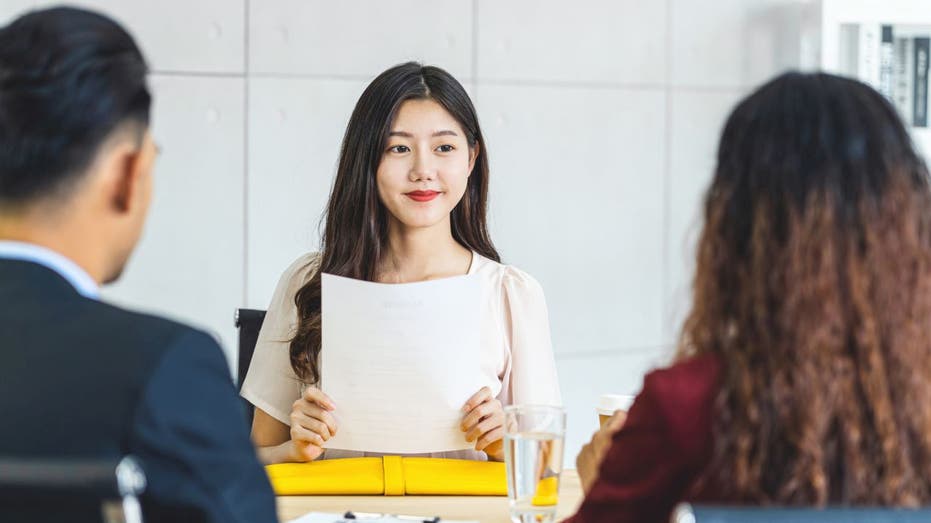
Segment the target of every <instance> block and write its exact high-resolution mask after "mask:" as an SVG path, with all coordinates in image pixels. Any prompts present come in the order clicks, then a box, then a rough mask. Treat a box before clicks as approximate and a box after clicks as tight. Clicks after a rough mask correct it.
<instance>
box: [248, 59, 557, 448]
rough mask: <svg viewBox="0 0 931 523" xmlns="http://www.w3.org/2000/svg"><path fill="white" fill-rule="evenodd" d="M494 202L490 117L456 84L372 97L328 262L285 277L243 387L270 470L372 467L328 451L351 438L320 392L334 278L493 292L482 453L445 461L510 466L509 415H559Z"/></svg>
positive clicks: (381, 88)
mask: <svg viewBox="0 0 931 523" xmlns="http://www.w3.org/2000/svg"><path fill="white" fill-rule="evenodd" d="M487 192H488V157H487V147H486V144H485V142H484V140H483V139H482V133H481V129H480V128H479V125H478V117H477V116H476V112H475V108H474V107H473V105H472V102H471V100H470V99H469V96H468V95H467V94H466V92H465V90H464V89H463V88H462V85H460V84H459V82H457V81H456V80H455V79H454V78H453V77H452V76H450V75H449V74H448V73H447V72H445V71H443V70H442V69H438V68H436V67H425V66H421V65H420V64H416V63H406V64H402V65H399V66H396V67H393V68H391V69H389V70H387V71H385V72H384V73H382V74H381V75H379V76H378V77H377V78H376V79H375V80H374V81H373V82H372V83H371V84H370V85H369V86H368V88H367V89H366V90H365V92H363V93H362V96H361V98H360V99H359V101H358V103H357V104H356V107H355V110H354V111H353V113H352V117H351V118H350V120H349V125H348V128H347V129H346V134H345V137H344V139H343V145H342V150H341V153H340V160H339V167H338V169H337V173H336V180H335V182H334V184H333V190H332V193H331V194H330V200H329V204H328V206H327V214H326V227H325V233H324V237H323V247H322V252H320V253H319V254H308V255H306V256H303V257H301V258H300V259H298V260H297V261H296V262H295V263H294V264H293V265H292V266H291V267H290V268H289V269H288V270H287V271H285V273H284V275H283V276H282V278H281V281H280V283H279V285H278V288H277V289H276V291H275V295H274V297H273V298H272V303H271V305H270V306H269V310H268V315H267V317H266V319H265V324H264V326H263V328H262V331H261V333H260V335H259V340H258V344H257V346H256V349H255V355H254V356H253V359H252V363H251V366H250V368H249V372H248V374H247V376H246V379H245V380H244V382H243V387H242V395H243V397H244V398H246V399H247V400H249V401H250V402H251V403H252V404H253V405H255V407H256V409H255V419H254V422H253V426H252V437H253V440H254V442H255V444H256V445H257V446H258V447H259V454H260V456H261V458H262V460H263V461H264V462H265V463H278V462H285V461H308V460H313V459H318V458H321V457H324V458H334V457H351V456H359V455H363V454H361V453H354V452H346V451H339V450H332V449H325V445H326V441H327V440H328V439H329V438H331V437H332V436H333V435H335V434H336V432H337V431H338V430H339V426H338V424H337V422H336V418H335V417H334V415H333V413H334V411H335V412H338V409H339V398H329V397H328V396H327V395H326V394H324V393H323V392H322V391H321V390H320V387H319V381H320V366H319V361H320V360H319V357H320V351H321V349H322V347H321V321H320V318H321V310H320V301H321V300H320V298H321V296H320V292H321V291H320V282H321V273H324V272H326V273H329V274H336V275H339V276H346V277H350V278H356V279H361V280H368V281H375V282H382V283H406V282H417V281H424V280H432V279H438V278H447V277H451V276H458V275H464V274H474V275H476V276H477V277H478V278H480V280H481V282H482V285H484V286H485V296H487V299H488V300H490V302H489V303H487V304H486V306H485V307H484V311H485V312H484V317H483V319H482V324H481V329H482V331H481V340H482V347H481V353H480V356H479V357H480V359H481V364H482V368H483V371H484V372H485V373H486V375H487V376H488V378H489V380H490V382H493V383H497V384H500V387H494V388H495V389H496V390H491V389H490V388H488V387H483V388H482V389H481V390H478V391H476V393H475V395H473V396H472V397H471V398H470V399H469V400H468V401H467V402H466V404H465V405H464V406H463V417H462V423H461V429H462V431H463V432H464V433H465V435H466V439H467V440H468V441H470V442H475V450H474V451H459V452H446V453H438V454H435V456H437V457H456V458H465V459H486V458H490V459H493V460H501V459H503V449H502V445H501V438H502V437H503V431H502V424H503V420H504V416H503V411H502V406H503V405H508V404H511V403H543V404H559V403H560V397H559V388H558V383H557V380H556V370H555V364H554V360H553V353H552V347H551V343H550V334H549V321H548V319H547V311H546V304H545V302H544V298H543V291H542V289H541V288H540V285H539V284H538V283H537V282H536V281H535V280H534V279H533V278H531V277H530V276H529V275H527V274H526V273H524V272H522V271H520V270H518V269H516V268H514V267H512V266H509V265H502V264H501V263H500V262H499V257H498V253H497V251H496V250H495V247H494V245H493V244H492V242H491V238H489V235H488V230H487V227H486V221H485V208H486V196H487ZM372 393H373V395H378V394H390V393H389V392H387V391H372Z"/></svg>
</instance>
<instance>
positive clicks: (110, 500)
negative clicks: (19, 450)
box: [0, 456, 146, 523]
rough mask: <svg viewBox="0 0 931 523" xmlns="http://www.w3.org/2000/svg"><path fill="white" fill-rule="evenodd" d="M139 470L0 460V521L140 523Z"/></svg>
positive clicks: (116, 463) (113, 464)
mask: <svg viewBox="0 0 931 523" xmlns="http://www.w3.org/2000/svg"><path fill="white" fill-rule="evenodd" d="M145 486H146V479H145V474H144V473H143V471H142V467H140V466H139V464H138V462H137V461H136V460H135V459H133V458H132V457H124V458H123V459H120V460H112V459H111V460H91V459H71V460H50V459H45V458H43V459H26V458H22V457H8V456H0V521H3V522H4V523H13V522H30V523H33V522H49V523H51V522H55V523H59V522H61V521H68V522H81V523H84V522H88V523H91V522H93V523H101V522H104V523H117V522H125V523H142V508H141V505H140V503H139V495H140V494H141V493H142V491H143V490H145Z"/></svg>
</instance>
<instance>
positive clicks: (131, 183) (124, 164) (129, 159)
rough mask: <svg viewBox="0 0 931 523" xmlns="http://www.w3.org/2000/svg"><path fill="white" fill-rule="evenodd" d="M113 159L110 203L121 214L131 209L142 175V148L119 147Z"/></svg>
mask: <svg viewBox="0 0 931 523" xmlns="http://www.w3.org/2000/svg"><path fill="white" fill-rule="evenodd" d="M115 154H116V155H117V157H116V158H114V159H113V163H112V166H113V169H114V172H113V173H112V175H111V179H112V192H111V199H110V201H111V205H112V206H113V209H115V210H116V211H118V212H119V213H121V214H125V213H128V212H130V211H132V210H133V205H135V204H136V203H135V202H136V201H137V198H136V196H137V194H136V193H137V191H139V190H140V186H139V181H140V178H141V177H142V174H143V173H142V171H143V169H142V167H143V166H142V150H141V149H130V148H129V147H126V148H123V147H120V148H119V149H118V151H115Z"/></svg>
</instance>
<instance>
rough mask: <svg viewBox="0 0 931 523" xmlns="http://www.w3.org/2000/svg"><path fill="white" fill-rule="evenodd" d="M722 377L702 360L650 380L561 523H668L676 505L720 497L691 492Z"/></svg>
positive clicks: (704, 456)
mask: <svg viewBox="0 0 931 523" xmlns="http://www.w3.org/2000/svg"><path fill="white" fill-rule="evenodd" d="M720 372H721V369H720V364H719V363H718V360H717V359H716V358H715V357H713V356H701V357H698V358H695V359H692V360H689V361H685V362H682V363H679V364H677V365H673V366H672V367H669V368H667V369H662V370H657V371H654V372H651V373H650V374H648V375H647V376H646V378H644V381H643V390H642V391H641V392H640V394H639V395H638V396H637V399H636V400H635V401H634V404H633V406H631V408H630V411H629V412H628V413H627V420H625V422H624V426H623V427H622V428H621V430H619V431H618V432H617V434H615V435H614V440H613V442H612V444H611V448H610V449H609V450H608V452H607V454H606V455H605V459H604V461H603V462H602V464H601V468H600V469H599V476H598V480H596V481H595V484H594V485H593V486H592V489H591V491H590V492H589V493H588V495H587V496H586V497H585V500H584V501H583V502H582V506H581V507H579V512H578V513H577V514H576V515H575V516H573V517H572V518H570V519H569V520H567V522H566V523H595V522H609V521H610V522H631V523H634V522H636V523H654V522H655V523H667V522H668V521H669V518H670V515H671V513H672V509H673V508H674V507H675V505H676V504H677V503H679V502H680V501H708V500H715V499H718V496H717V495H716V494H715V493H713V492H701V493H692V492H690V490H689V489H690V487H691V486H692V484H693V483H694V481H695V480H696V479H697V477H698V476H699V474H701V473H702V472H703V471H704V469H705V467H706V466H707V465H708V461H709V460H710V459H711V452H712V439H711V438H712V434H711V422H712V407H713V405H714V399H715V396H716V395H717V392H718V390H719V386H720V385H719V376H720Z"/></svg>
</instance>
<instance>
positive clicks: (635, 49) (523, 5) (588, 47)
mask: <svg viewBox="0 0 931 523" xmlns="http://www.w3.org/2000/svg"><path fill="white" fill-rule="evenodd" d="M665 5H666V3H665V2H641V1H637V0H617V1H611V2H606V1H598V0H580V1H573V2H571V3H568V2H559V1H555V0H508V1H504V2H502V1H498V0H479V1H478V77H479V79H480V80H489V79H492V80H537V81H562V82H608V83H633V84H659V83H662V82H663V81H664V80H665V78H666V73H665V70H666V69H665V67H666V66H665V64H666V62H665V53H666V24H665V18H666V7H665Z"/></svg>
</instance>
